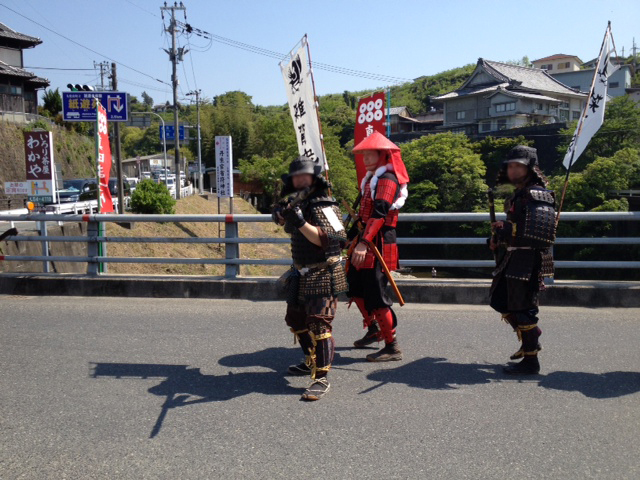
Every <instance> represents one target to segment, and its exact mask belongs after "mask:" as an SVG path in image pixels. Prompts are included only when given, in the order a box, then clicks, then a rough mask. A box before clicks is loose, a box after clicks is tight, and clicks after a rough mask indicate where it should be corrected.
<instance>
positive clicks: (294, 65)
mask: <svg viewBox="0 0 640 480" xmlns="http://www.w3.org/2000/svg"><path fill="white" fill-rule="evenodd" d="M287 76H288V77H289V85H291V93H296V92H297V91H298V90H300V85H302V61H301V60H300V55H297V56H296V58H295V59H294V60H293V62H291V66H290V67H289V71H288V73H287Z"/></svg>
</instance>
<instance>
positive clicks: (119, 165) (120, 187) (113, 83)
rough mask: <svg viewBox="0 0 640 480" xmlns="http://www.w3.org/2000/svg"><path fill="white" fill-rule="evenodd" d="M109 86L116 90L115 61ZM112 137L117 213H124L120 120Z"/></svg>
mask: <svg viewBox="0 0 640 480" xmlns="http://www.w3.org/2000/svg"><path fill="white" fill-rule="evenodd" d="M111 86H112V87H113V91H114V92H115V91H117V90H118V77H117V76H116V64H115V62H114V63H112V64H111ZM113 137H114V140H115V147H116V148H115V153H116V172H117V173H116V174H117V176H118V179H117V185H118V213H124V188H123V187H124V182H123V181H122V157H121V155H120V122H113Z"/></svg>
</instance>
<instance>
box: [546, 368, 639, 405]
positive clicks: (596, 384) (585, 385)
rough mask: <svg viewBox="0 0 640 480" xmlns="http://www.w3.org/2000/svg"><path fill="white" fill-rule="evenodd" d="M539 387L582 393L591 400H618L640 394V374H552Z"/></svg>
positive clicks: (559, 372)
mask: <svg viewBox="0 0 640 480" xmlns="http://www.w3.org/2000/svg"><path fill="white" fill-rule="evenodd" d="M539 385H540V386H541V387H544V388H549V389H552V390H565V391H567V392H580V393H582V394H583V395H584V396H585V397H589V398H600V399H605V398H616V397H622V396H624V395H631V394H633V393H637V392H640V372H607V373H585V372H562V371H558V372H551V373H549V374H548V375H546V376H544V377H543V378H542V379H541V380H540V382H539Z"/></svg>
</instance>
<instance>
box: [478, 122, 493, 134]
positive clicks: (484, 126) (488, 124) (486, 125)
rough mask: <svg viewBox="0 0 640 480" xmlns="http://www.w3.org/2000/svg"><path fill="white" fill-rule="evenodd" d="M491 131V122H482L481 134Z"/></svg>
mask: <svg viewBox="0 0 640 480" xmlns="http://www.w3.org/2000/svg"><path fill="white" fill-rule="evenodd" d="M490 130H491V122H482V123H481V124H480V131H481V132H488V131H490Z"/></svg>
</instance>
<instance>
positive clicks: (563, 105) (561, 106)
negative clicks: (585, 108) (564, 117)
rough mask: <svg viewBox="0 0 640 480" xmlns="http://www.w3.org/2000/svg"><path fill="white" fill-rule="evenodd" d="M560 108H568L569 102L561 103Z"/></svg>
mask: <svg viewBox="0 0 640 480" xmlns="http://www.w3.org/2000/svg"><path fill="white" fill-rule="evenodd" d="M560 108H569V102H562V103H561V104H560Z"/></svg>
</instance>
